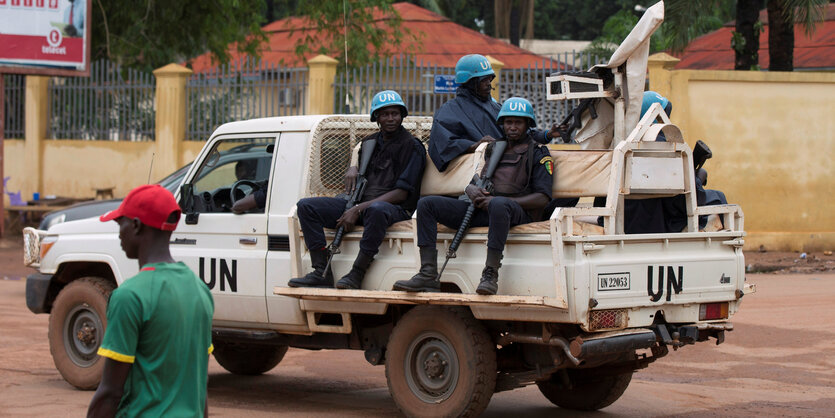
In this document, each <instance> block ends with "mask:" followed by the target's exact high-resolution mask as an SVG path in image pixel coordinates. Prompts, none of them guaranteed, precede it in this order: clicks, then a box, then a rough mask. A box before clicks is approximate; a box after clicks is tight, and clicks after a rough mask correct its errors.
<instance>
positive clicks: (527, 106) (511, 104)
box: [496, 97, 536, 128]
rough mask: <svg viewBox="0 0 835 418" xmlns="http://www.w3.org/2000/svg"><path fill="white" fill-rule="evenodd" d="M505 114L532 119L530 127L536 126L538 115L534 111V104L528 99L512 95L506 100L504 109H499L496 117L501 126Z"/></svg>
mask: <svg viewBox="0 0 835 418" xmlns="http://www.w3.org/2000/svg"><path fill="white" fill-rule="evenodd" d="M505 116H519V117H522V118H528V119H530V121H531V123H530V126H528V128H533V127H535V126H536V115H535V114H534V113H533V105H532V104H531V102H529V101H528V99H523V98H521V97H511V98H509V99H507V100H505V101H504V103H503V104H502V110H500V111H499V116H498V117H497V118H496V123H497V124H499V125H500V126H501V124H502V118H503V117H505Z"/></svg>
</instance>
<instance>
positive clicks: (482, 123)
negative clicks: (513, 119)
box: [429, 87, 548, 171]
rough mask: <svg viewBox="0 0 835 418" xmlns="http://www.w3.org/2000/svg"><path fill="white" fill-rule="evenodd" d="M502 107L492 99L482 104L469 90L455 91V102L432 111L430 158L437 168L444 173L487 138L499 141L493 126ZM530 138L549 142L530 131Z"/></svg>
mask: <svg viewBox="0 0 835 418" xmlns="http://www.w3.org/2000/svg"><path fill="white" fill-rule="evenodd" d="M501 108H502V107H501V105H499V104H498V103H496V101H495V100H493V99H492V98H490V99H488V100H481V99H480V98H478V96H476V95H475V94H474V93H473V92H471V91H470V90H468V89H466V88H464V87H458V90H457V91H456V92H455V98H453V99H451V100H449V101H447V102H446V103H444V104H443V105H442V106H441V107H440V108H438V110H436V111H435V116H434V119H433V120H432V131H431V132H430V133H429V158H431V159H432V162H433V163H434V164H435V167H437V168H438V171H444V170H446V167H447V165H448V164H449V162H450V161H452V160H454V159H455V158H456V157H458V156H459V155H461V154H464V153H466V151H467V148H469V147H470V146H471V145H473V144H474V143H475V142H478V141H480V140H481V138H484V137H485V136H486V135H490V136H492V137H493V138H501V137H502V136H503V134H502V131H501V130H500V129H499V127H498V125H496V118H497V117H498V115H499V110H501ZM530 132H531V138H533V140H534V141H536V142H539V143H541V144H544V143H547V142H548V135H547V133H546V132H545V131H542V130H539V129H532V130H531V131H530Z"/></svg>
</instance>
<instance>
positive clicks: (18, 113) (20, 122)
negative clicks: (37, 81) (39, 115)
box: [3, 74, 26, 139]
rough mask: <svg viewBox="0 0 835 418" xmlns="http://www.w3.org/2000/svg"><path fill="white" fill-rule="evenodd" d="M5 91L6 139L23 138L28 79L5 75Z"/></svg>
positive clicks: (15, 75)
mask: <svg viewBox="0 0 835 418" xmlns="http://www.w3.org/2000/svg"><path fill="white" fill-rule="evenodd" d="M3 79H4V84H5V86H6V87H5V89H4V90H5V91H4V95H3V98H4V99H3V119H4V121H3V133H4V136H3V137H4V138H7V139H8V138H23V136H24V135H25V132H24V131H23V126H24V124H25V119H24V113H23V110H24V107H25V105H26V101H25V96H26V77H25V76H23V75H18V74H9V75H3Z"/></svg>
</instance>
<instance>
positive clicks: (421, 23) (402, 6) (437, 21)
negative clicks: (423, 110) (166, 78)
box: [191, 3, 550, 72]
mask: <svg viewBox="0 0 835 418" xmlns="http://www.w3.org/2000/svg"><path fill="white" fill-rule="evenodd" d="M393 7H394V10H396V11H397V13H398V14H399V15H400V17H401V19H402V23H401V26H402V28H404V29H407V30H409V31H411V33H412V35H414V37H416V38H417V40H414V39H411V40H405V41H404V45H401V47H400V48H398V50H402V51H409V52H410V53H411V54H412V55H413V56H414V57H415V58H416V59H417V60H422V61H423V62H424V63H431V64H435V65H438V66H440V67H454V66H455V63H456V62H457V61H458V59H459V58H461V56H463V55H466V54H482V55H490V56H492V57H494V58H496V59H497V60H499V61H502V62H503V63H504V64H505V68H522V67H527V66H529V65H530V66H534V65H537V64H538V65H540V66H541V65H542V63H543V61H546V62H550V60H549V59H548V58H547V57H543V56H541V55H537V54H534V53H531V52H529V51H527V50H524V49H521V48H518V47H515V46H513V45H511V44H509V43H507V42H504V41H501V40H498V39H495V38H491V37H489V36H487V35H484V34H482V33H479V32H477V31H474V30H472V29H468V28H466V27H464V26H461V25H458V24H456V23H454V22H452V21H450V20H449V19H447V18H445V17H443V16H441V15H438V14H436V13H433V12H431V11H429V10H426V9H424V8H421V7H419V6H416V5H413V4H410V3H395V4H394V5H393ZM375 15H376V16H377V17H376V18H375V21H377V22H380V21H382V20H385V19H387V17H386V16H383V15H382V14H381V13H375ZM293 28H295V30H293ZM263 29H264V32H266V33H267V39H268V41H267V43H266V44H265V45H264V49H263V51H262V52H261V60H262V61H264V62H266V63H270V64H277V63H282V62H283V63H284V65H287V66H291V67H299V66H303V65H305V64H304V63H303V62H302V61H300V60H299V59H298V57H297V56H296V54H295V51H294V50H295V45H296V42H297V41H298V40H299V39H303V38H304V37H306V36H307V35H308V34H310V32H312V30H313V26H312V25H311V24H310V22H309V21H308V20H306V19H304V18H298V17H289V18H286V19H282V20H277V21H275V22H272V23H270V24H268V25H266V26H264V28H263ZM291 32H292V33H291ZM313 36H315V34H313ZM406 37H408V36H404V38H406ZM317 41H318V40H317ZM321 44H322V42H321V41H319V42H315V44H311V45H310V47H311V49H312V50H314V51H315V50H316V49H318V48H319V47H320V46H321ZM230 52H231V56H232V61H237V60H239V59H242V58H244V55H243V54H241V53H238V52H237V51H234V48H231V47H230ZM392 52H394V53H397V51H392ZM317 54H318V53H316V52H312V53H308V54H305V61H306V60H307V59H309V58H312V57H313V56H315V55H317ZM331 55H332V56H333V57H336V56H337V55H339V53H335V54H331ZM191 65H192V69H193V70H194V71H195V72H203V71H206V70H208V69H211V68H214V67H215V64H213V63H212V62H211V57H210V55H209V54H204V55H201V56H199V57H197V58H195V59H193V60H191Z"/></svg>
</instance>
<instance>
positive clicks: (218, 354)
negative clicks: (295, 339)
mask: <svg viewBox="0 0 835 418" xmlns="http://www.w3.org/2000/svg"><path fill="white" fill-rule="evenodd" d="M214 347H215V350H214V351H213V352H212V354H214V356H215V360H217V362H218V364H220V365H221V367H223V368H224V369H226V370H227V371H228V372H230V373H234V374H242V375H247V376H257V375H259V374H263V373H266V372H268V371H270V370H272V369H273V367H275V366H276V365H277V364H278V363H280V362H281V360H282V359H283V358H284V354H286V353H287V346H286V345H267V344H240V343H225V342H216V343H214Z"/></svg>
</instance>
